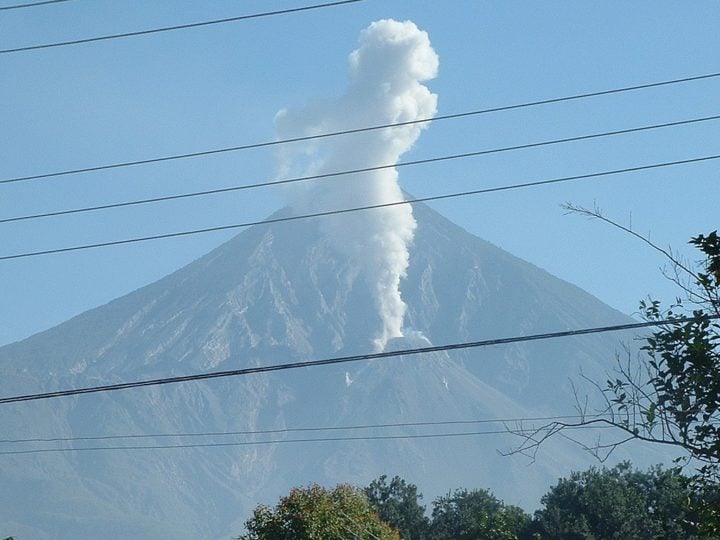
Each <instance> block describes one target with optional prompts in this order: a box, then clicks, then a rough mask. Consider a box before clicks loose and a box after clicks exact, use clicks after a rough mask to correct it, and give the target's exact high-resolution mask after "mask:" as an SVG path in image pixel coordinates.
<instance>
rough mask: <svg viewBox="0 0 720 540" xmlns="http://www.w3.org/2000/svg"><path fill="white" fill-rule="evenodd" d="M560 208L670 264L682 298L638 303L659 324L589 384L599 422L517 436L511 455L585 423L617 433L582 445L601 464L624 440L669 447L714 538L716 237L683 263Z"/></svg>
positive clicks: (718, 453) (719, 270)
mask: <svg viewBox="0 0 720 540" xmlns="http://www.w3.org/2000/svg"><path fill="white" fill-rule="evenodd" d="M566 208H567V209H569V210H570V211H572V212H577V213H580V214H583V215H585V216H588V217H591V218H597V219H600V220H602V221H605V222H606V223H609V224H611V225H613V226H614V227H617V228H619V229H621V230H622V231H624V232H625V233H628V234H630V235H632V236H634V237H636V238H638V239H640V240H641V241H643V242H644V243H645V244H647V245H648V246H650V247H651V248H652V249H655V250H657V251H659V252H660V253H662V254H663V255H664V256H665V257H666V258H667V260H668V261H669V270H666V275H667V276H668V277H669V278H670V279H671V280H672V281H674V282H675V283H676V284H677V286H678V287H679V289H680V290H681V293H682V294H681V297H678V298H677V299H676V301H675V302H674V303H673V304H672V305H670V306H669V307H663V305H662V304H661V303H660V302H658V301H655V300H652V299H649V300H647V301H644V302H641V304H640V309H641V313H642V315H643V316H644V318H645V319H646V320H647V321H648V322H655V323H658V326H657V327H656V328H657V329H656V330H655V331H653V332H652V333H651V334H650V336H649V337H647V338H646V339H645V345H644V346H643V347H642V355H641V356H640V358H638V359H637V360H636V359H634V358H632V357H630V356H628V358H627V361H626V362H625V361H620V359H619V358H618V367H617V369H616V372H615V373H614V374H613V375H612V376H611V378H610V379H609V380H608V381H607V383H606V385H604V386H603V385H601V384H599V383H598V382H596V381H590V382H591V383H593V384H595V386H596V388H597V389H598V390H599V391H600V393H601V395H602V396H603V397H604V399H605V405H606V406H605V408H604V409H601V410H599V411H597V412H598V413H599V415H600V416H601V417H595V418H593V417H588V418H584V419H582V420H580V421H579V422H573V423H565V422H552V423H550V424H548V425H544V426H540V427H539V428H538V429H537V430H535V431H534V432H531V433H528V432H521V431H520V430H516V431H515V433H516V434H518V435H519V436H521V437H523V439H524V441H525V442H524V443H523V444H522V445H521V446H519V447H518V448H516V449H514V450H513V451H512V452H511V453H513V452H521V453H533V452H534V451H536V450H537V448H538V447H539V446H540V445H541V444H542V443H543V442H544V441H545V440H547V439H548V438H549V437H552V436H554V435H556V434H557V433H559V432H561V431H563V430H565V429H567V428H574V427H578V426H588V425H592V424H605V425H610V426H611V427H614V428H616V431H615V432H616V433H620V434H621V436H620V437H618V438H617V439H614V440H610V441H604V442H603V443H602V444H601V443H597V444H596V445H594V446H585V447H586V448H587V449H588V450H590V451H591V452H593V453H594V454H595V455H596V456H597V457H599V458H600V459H601V460H604V459H605V458H606V457H607V456H608V455H609V454H610V453H611V452H612V451H613V450H614V449H615V448H616V447H617V446H619V445H621V444H623V443H625V442H627V441H631V440H641V441H646V442H649V443H654V444H660V445H665V446H670V447H675V448H677V449H680V450H682V451H684V453H685V454H684V455H685V457H684V462H685V463H686V464H687V463H692V464H693V465H694V466H695V467H696V474H695V475H694V477H693V480H694V488H695V491H696V493H697V495H698V497H696V504H697V505H698V510H700V511H701V517H700V525H701V527H702V528H703V533H704V534H706V535H713V536H717V535H720V499H719V498H718V484H719V482H720V323H719V322H718V318H720V237H719V236H718V234H717V231H713V232H711V233H709V234H707V235H702V234H701V235H698V236H696V237H694V238H692V239H691V240H690V244H692V245H693V246H694V247H695V248H697V249H698V250H699V251H700V253H701V256H702V259H701V260H699V261H696V262H694V263H688V262H685V261H683V260H681V258H680V257H678V256H676V255H674V254H673V253H672V252H671V251H669V250H666V249H663V248H661V247H660V246H658V245H656V244H654V243H653V242H651V241H650V240H648V239H647V238H645V237H643V236H641V235H639V234H637V233H636V232H634V231H632V230H630V229H628V228H626V227H624V226H622V225H619V224H617V223H615V222H613V221H612V220H610V219H608V218H606V217H604V216H603V215H602V213H601V212H600V211H599V210H598V209H595V210H587V209H584V208H577V207H573V206H570V205H567V206H566ZM564 435H565V436H566V437H568V438H572V436H571V435H569V434H567V433H566V434H564ZM576 442H580V441H576Z"/></svg>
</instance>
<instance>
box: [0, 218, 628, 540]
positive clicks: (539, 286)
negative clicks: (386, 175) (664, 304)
mask: <svg viewBox="0 0 720 540" xmlns="http://www.w3.org/2000/svg"><path fill="white" fill-rule="evenodd" d="M282 212H288V210H284V211H282ZM414 212H415V216H416V219H417V221H418V229H417V233H416V237H415V242H414V245H413V246H412V249H411V260H410V267H409V270H408V276H407V279H406V280H405V281H404V282H403V284H402V293H403V298H404V299H405V301H406V303H407V304H408V312H407V315H406V325H407V327H408V328H412V329H413V330H414V331H417V332H422V334H423V335H424V336H426V337H427V338H428V339H430V341H431V342H432V343H433V344H436V345H438V344H443V343H453V342H459V341H466V340H479V339H485V338H493V337H499V336H512V335H522V334H532V333H538V332H547V331H555V330H565V329H570V328H583V327H590V326H597V325H607V324H614V323H619V322H626V321H627V320H628V319H627V317H625V316H623V315H622V314H620V313H618V312H616V311H614V310H612V309H611V308H609V307H607V306H605V305H604V304H602V303H601V302H599V301H598V300H597V299H595V298H593V297H592V296H590V295H588V294H587V293H585V292H583V291H581V290H580V289H578V288H577V287H574V286H572V285H570V284H568V283H565V282H563V281H561V280H559V279H557V278H554V277H553V276H551V275H549V274H547V273H546V272H544V271H543V270H540V269H538V268H536V267H534V266H532V265H531V264H529V263H526V262H524V261H522V260H520V259H517V258H516V257H513V256H512V255H510V254H508V253H506V252H504V251H502V250H500V249H498V248H496V247H494V246H492V245H491V244H489V243H487V242H484V241H483V240H480V239H478V238H476V237H474V236H472V235H470V234H468V233H467V232H465V231H464V230H462V229H461V228H459V227H457V226H455V225H453V224H452V223H451V222H449V221H448V220H446V219H445V218H443V217H441V216H440V215H438V214H437V213H435V212H434V211H432V210H430V209H429V208H427V207H425V206H421V205H418V206H416V207H415V210H414ZM280 215H282V213H281V214H280ZM370 296H371V295H370V294H368V289H367V285H366V283H365V281H364V280H363V279H362V277H361V276H360V275H359V271H358V269H357V268H355V267H354V266H353V265H352V264H351V263H350V262H349V261H348V260H347V259H346V258H344V257H342V256H341V255H339V254H338V253H337V252H336V251H334V250H333V249H332V247H331V246H330V244H329V243H328V241H327V240H326V239H325V238H324V237H323V235H322V234H320V232H319V230H318V228H317V223H316V222H313V221H303V222H294V223H293V224H275V225H263V226H256V227H253V228H250V229H248V230H246V231H244V232H243V233H241V234H240V235H238V236H237V237H235V238H234V239H232V240H230V241H229V242H227V243H226V244H224V245H222V246H220V247H219V248H217V249H216V250H214V251H212V252H211V253H209V254H207V255H206V256H204V257H202V258H201V259H198V260H197V261H195V262H193V263H192V264H190V265H188V266H186V267H185V268H182V269H180V270H178V271H177V272H175V273H173V274H171V275H170V276H167V277H165V278H163V279H161V280H159V281H158V282H156V283H153V284H151V285H148V286H147V287H144V288H142V289H139V290H137V291H135V292H133V293H131V294H129V295H126V296H124V297H122V298H119V299H117V300H115V301H113V302H110V303H109V304H107V305H105V306H102V307H99V308H97V309H94V310H91V311H88V312H86V313H84V314H82V315H80V316H78V317H75V318H73V319H71V320H70V321H67V322H66V323H64V324H61V325H59V326H57V327H55V328H53V329H50V330H48V331H46V332H42V333H40V334H37V335H35V336H33V337H31V338H29V339H27V340H24V341H22V342H19V343H15V344H12V345H9V346H6V347H3V348H2V349H0V374H2V378H1V380H0V394H1V395H6V396H7V395H17V394H23V393H30V392H36V391H44V390H53V389H60V388H72V387H80V386H87V385H96V384H105V383H112V382H119V381H130V380H139V379H146V378H155V377H165V376H170V375H182V374H190V373H196V372H204V371H213V370H226V369H234V368H238V367H247V366H256V365H264V364H274V363H285V362H292V361H297V360H306V359H316V358H323V357H330V356H334V355H346V354H356V353H363V352H368V351H370V350H371V348H372V343H373V339H374V337H375V335H376V332H377V329H378V327H379V325H380V320H379V317H378V315H377V313H376V311H375V308H374V305H373V302H372V300H371V298H370ZM414 335H415V334H412V333H411V337H410V338H404V340H403V339H401V340H400V342H399V343H395V344H394V346H396V347H400V348H402V345H403V343H405V344H407V343H409V344H412V343H417V342H418V341H417V340H421V338H419V337H416V338H413V337H412V336H414ZM413 339H415V340H416V341H413ZM420 342H422V341H420ZM617 345H618V337H617V336H612V335H595V336H584V337H577V338H568V339H562V340H552V341H546V342H538V343H527V344H517V345H512V346H504V347H487V348H482V349H474V350H472V349H471V350H466V351H458V352H455V353H453V354H452V355H448V354H444V353H435V354H432V355H428V356H426V357H422V358H421V357H417V356H415V357H412V356H411V357H399V358H394V359H386V360H378V361H374V362H366V363H356V364H347V365H344V366H336V367H324V368H312V369H303V370H292V371H287V372H282V373H275V374H268V375H257V376H248V377H242V378H229V379H221V380H213V381H208V382H204V383H188V384H182V385H171V386H166V387H154V388H153V387H151V388H144V389H135V390H128V391H119V392H111V393H106V394H99V395H87V396H78V397H73V398H63V399H53V400H47V401H43V402H29V403H19V404H15V405H12V406H5V407H3V409H2V410H0V419H1V421H2V425H3V426H4V431H5V433H6V434H7V436H6V437H5V438H30V437H38V436H41V437H68V436H83V435H115V434H124V433H135V434H168V433H189V432H193V433H200V432H202V433H208V432H218V431H224V432H226V431H235V432H237V431H248V430H250V431H257V430H276V432H275V433H266V434H252V435H244V436H240V435H235V436H232V437H228V436H220V435H215V436H212V437H210V436H204V437H202V438H200V437H195V438H192V437H185V438H180V437H164V436H156V437H150V438H143V439H137V440H133V441H132V442H131V443H130V444H132V445H134V446H148V445H157V444H163V445H168V444H172V445H178V444H185V445H187V444H198V443H200V444H207V443H211V444H218V443H219V444H225V443H229V442H232V443H243V444H244V445H243V446H215V447H207V446H206V447H195V448H175V449H165V450H158V449H135V450H104V451H66V452H55V453H43V454H21V455H6V456H0V459H3V461H4V466H3V468H2V482H3V485H6V486H8V489H7V490H4V494H3V495H0V525H2V529H0V530H5V529H6V528H7V527H9V526H10V523H14V524H15V525H14V526H15V527H20V528H21V529H22V527H27V528H28V529H27V530H32V531H33V532H32V534H31V535H32V536H38V537H41V536H40V535H41V534H45V535H46V537H48V538H66V537H71V536H72V535H75V536H78V537H93V536H96V535H97V534H98V533H99V532H104V533H108V531H109V532H110V534H114V535H115V536H118V537H126V536H128V535H133V536H135V537H138V538H156V537H173V538H198V537H208V538H213V537H219V536H222V535H229V534H230V533H231V532H238V531H239V530H241V526H242V519H243V518H245V517H247V515H248V513H249V511H250V510H251V508H252V507H253V506H254V505H255V504H257V503H258V502H263V501H264V502H272V501H273V500H274V499H275V498H276V497H277V496H278V495H280V494H282V493H283V492H286V491H287V489H288V488H289V487H290V486H292V485H296V484H306V483H308V482H310V481H317V482H325V483H334V482H341V481H348V482H356V483H359V484H363V483H367V482H369V481H370V480H371V479H372V478H374V477H376V476H378V475H379V474H383V473H387V474H390V475H393V474H401V475H403V476H404V477H406V478H407V479H408V480H410V481H413V482H415V483H417V484H418V485H420V486H421V488H422V489H423V490H424V491H425V493H426V495H428V496H430V497H432V496H434V495H438V494H440V493H443V492H445V491H447V490H448V489H450V488H452V487H458V486H461V485H465V486H468V487H475V486H477V487H488V488H491V489H494V490H495V491H496V492H497V493H498V495H499V496H502V497H506V498H507V499H508V502H511V503H520V504H524V505H525V506H528V507H529V506H532V505H534V504H537V501H538V498H539V496H540V494H542V493H543V492H544V491H545V490H546V488H547V486H548V484H549V483H550V482H552V481H553V480H554V479H555V478H556V477H557V475H558V474H566V473H567V471H568V468H569V467H573V466H575V467H581V466H584V465H585V464H586V463H588V458H587V456H585V455H584V454H583V453H582V451H580V450H579V449H578V448H575V447H573V446H571V445H569V444H563V443H559V442H553V443H552V444H551V445H549V446H548V447H547V448H546V451H544V452H543V455H542V456H541V459H539V460H538V462H537V463H536V464H535V466H533V467H528V466H527V460H524V459H522V458H519V457H515V458H503V457H500V456H498V454H497V452H496V449H497V448H505V449H507V448H509V447H510V446H511V445H512V442H513V441H512V439H508V437H507V436H501V435H476V436H463V437H447V438H417V439H382V438H380V439H374V440H351V441H337V440H335V441H324V442H304V443H294V444H288V443H283V442H277V443H275V444H252V443H255V442H258V441H262V440H275V441H282V440H287V439H297V438H302V439H308V438H311V437H324V438H335V439H336V438H338V437H347V436H350V437H365V436H372V437H385V436H388V435H391V436H396V435H407V434H410V435H427V434H438V433H440V432H441V431H442V430H443V429H444V430H445V431H444V433H447V432H453V431H454V432H457V431H463V430H465V431H493V430H498V429H502V426H501V425H500V426H499V425H498V424H474V425H473V424H467V425H461V426H458V425H455V426H450V427H439V426H435V427H432V428H429V427H425V428H421V427H403V428H395V429H393V430H388V429H387V428H379V427H376V428H363V429H355V430H349V431H347V430H346V431H343V430H336V431H332V432H327V431H326V432H301V433H298V432H287V431H277V430H285V429H287V428H307V427H315V426H322V427H342V426H348V425H355V426H360V425H368V424H373V425H375V424H386V423H408V422H418V421H446V420H473V419H488V418H512V417H527V416H537V415H543V414H557V413H561V414H567V413H572V404H573V394H572V391H571V388H570V385H569V382H568V376H569V375H573V374H576V373H577V372H578V369H579V368H580V367H582V369H583V371H584V372H585V373H588V374H590V375H594V374H601V373H602V372H603V371H604V370H605V369H606V368H607V367H608V366H609V362H611V360H612V355H613V351H614V350H615V349H616V348H617ZM107 444H109V445H111V446H122V445H125V444H128V443H127V442H122V441H114V440H110V441H75V442H68V441H65V442H52V443H51V442H47V443H43V444H35V445H33V446H32V448H71V447H76V448H77V447H81V446H101V445H107ZM3 448H5V449H15V448H19V447H16V446H12V447H11V448H10V447H8V446H7V445H5V446H3ZM22 448H30V447H29V446H22ZM31 528H32V529H31ZM13 530H18V529H17V528H15V529H13ZM10 533H12V531H10ZM28 534H29V535H30V533H28Z"/></svg>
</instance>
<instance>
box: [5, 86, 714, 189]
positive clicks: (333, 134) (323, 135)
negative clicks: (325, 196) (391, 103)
mask: <svg viewBox="0 0 720 540" xmlns="http://www.w3.org/2000/svg"><path fill="white" fill-rule="evenodd" d="M716 77H720V72H718V73H707V74H705V75H697V76H693V77H685V78H682V79H671V80H666V81H658V82H653V83H647V84H641V85H637V86H626V87H623V88H612V89H609V90H600V91H597V92H589V93H584V94H575V95H570V96H563V97H557V98H550V99H544V100H539V101H530V102H525V103H516V104H512V105H502V106H499V107H492V108H489V109H478V110H474V111H465V112H459V113H454V114H446V115H441V116H435V117H433V118H422V119H419V120H409V121H406V122H397V123H392V124H380V125H376V126H369V127H360V128H355V129H346V130H342V131H333V132H328V133H320V134H315V135H307V136H304V137H294V138H290V139H280V140H276V141H264V142H259V143H251V144H244V145H240V146H230V147H225V148H215V149H211V150H203V151H198V152H189V153H184V154H173V155H169V156H161V157H155V158H149V159H141V160H136V161H124V162H119V163H112V164H107V165H95V166H91V167H82V168H77V169H67V170H64V171H55V172H49V173H43V174H35V175H29V176H18V177H14V178H5V179H2V180H0V184H9V183H13V182H25V181H29V180H41V179H43V178H53V177H57V176H67V175H73V174H79V173H87V172H96V171H103V170H107V169H118V168H121V167H130V166H135V165H147V164H151V163H159V162H163V161H172V160H177V159H187V158H195V157H200V156H209V155H213V154H221V153H225V152H236V151H240V150H250V149H253V148H263V147H266V146H276V145H282V144H289V143H295V142H302V141H311V140H314V139H323V138H327V137H337V136H342V135H350V134H353V133H363V132H367V131H374V130H379V129H388V128H394V127H401V126H409V125H413V124H423V123H428V122H438V121H442V120H452V119H457V118H464V117H468V116H477V115H482V114H488V113H494V112H502V111H510V110H513V109H523V108H527V107H535V106H539V105H548V104H552V103H561V102H563V101H572V100H576V99H585V98H590V97H596V96H604V95H609V94H618V93H621V92H629V91H632V90H642V89H647V88H655V87H659V86H668V85H673V84H679V83H686V82H692V81H699V80H703V79H712V78H716Z"/></svg>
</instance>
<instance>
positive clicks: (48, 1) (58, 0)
mask: <svg viewBox="0 0 720 540" xmlns="http://www.w3.org/2000/svg"><path fill="white" fill-rule="evenodd" d="M69 1H70V0H44V1H43V2H33V3H32V4H15V5H14V6H2V7H0V11H7V10H10V9H22V8H30V7H36V6H45V5H47V4H59V3H61V2H69Z"/></svg>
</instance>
